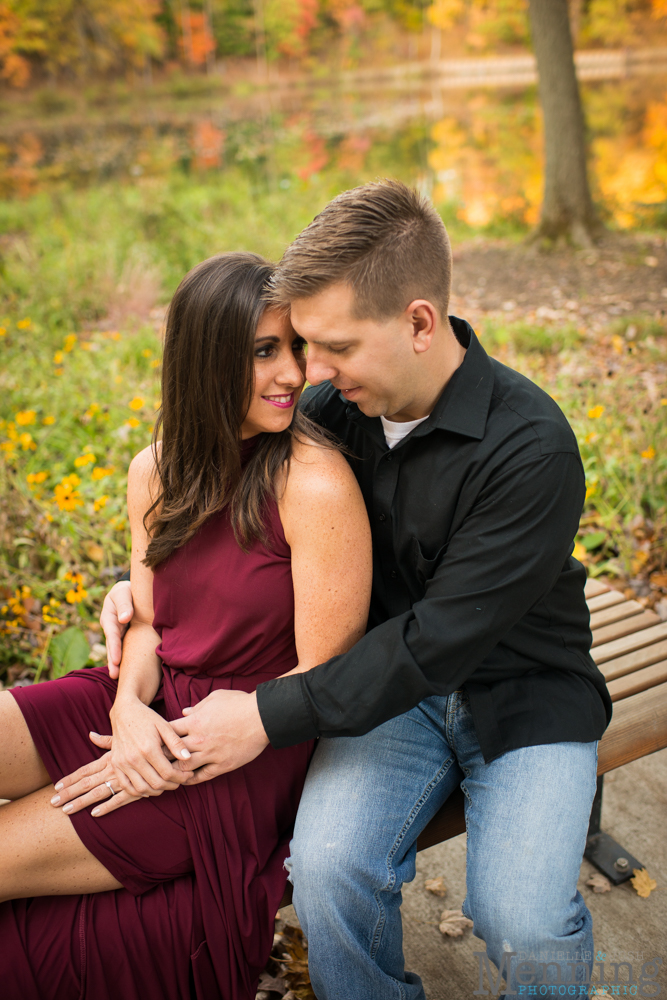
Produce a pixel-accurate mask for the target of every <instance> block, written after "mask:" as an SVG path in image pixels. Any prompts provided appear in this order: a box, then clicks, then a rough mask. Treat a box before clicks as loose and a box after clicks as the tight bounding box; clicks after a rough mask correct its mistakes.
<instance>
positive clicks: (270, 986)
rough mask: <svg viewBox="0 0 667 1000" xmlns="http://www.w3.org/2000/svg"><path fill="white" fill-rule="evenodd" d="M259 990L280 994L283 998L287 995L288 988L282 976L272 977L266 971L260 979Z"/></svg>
mask: <svg viewBox="0 0 667 1000" xmlns="http://www.w3.org/2000/svg"><path fill="white" fill-rule="evenodd" d="M257 989H258V990H259V991H260V992H261V991H264V992H266V993H278V994H280V996H281V997H282V996H284V995H285V994H286V993H287V990H288V986H287V983H286V982H285V980H284V979H283V977H282V976H272V975H270V974H269V973H268V972H266V971H265V972H263V973H262V974H261V976H260V977H259V983H258V984H257Z"/></svg>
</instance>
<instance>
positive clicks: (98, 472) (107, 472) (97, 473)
mask: <svg viewBox="0 0 667 1000" xmlns="http://www.w3.org/2000/svg"><path fill="white" fill-rule="evenodd" d="M114 472H115V466H113V465H110V466H108V468H106V469H105V468H104V467H103V466H101V465H96V466H95V468H94V469H93V471H92V473H91V476H92V478H93V479H94V480H98V479H104V477H105V476H111V475H113V473H114Z"/></svg>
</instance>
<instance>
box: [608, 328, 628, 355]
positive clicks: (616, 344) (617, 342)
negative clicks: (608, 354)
mask: <svg viewBox="0 0 667 1000" xmlns="http://www.w3.org/2000/svg"><path fill="white" fill-rule="evenodd" d="M611 344H612V347H613V348H614V350H615V351H616V353H617V354H623V352H624V351H625V341H624V340H623V337H619V335H618V334H617V333H615V334H614V336H613V337H612V338H611Z"/></svg>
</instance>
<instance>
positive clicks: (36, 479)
mask: <svg viewBox="0 0 667 1000" xmlns="http://www.w3.org/2000/svg"><path fill="white" fill-rule="evenodd" d="M48 475H49V474H48V472H29V473H28V475H27V476H26V477H25V478H26V481H27V482H28V483H29V484H30V487H31V488H32V486H33V485H36V484H37V483H43V482H44V480H45V479H47V478H48Z"/></svg>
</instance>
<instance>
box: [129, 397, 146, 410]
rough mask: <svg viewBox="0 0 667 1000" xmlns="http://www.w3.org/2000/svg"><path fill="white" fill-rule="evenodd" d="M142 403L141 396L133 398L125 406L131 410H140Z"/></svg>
mask: <svg viewBox="0 0 667 1000" xmlns="http://www.w3.org/2000/svg"><path fill="white" fill-rule="evenodd" d="M144 402H145V400H143V399H142V398H141V396H135V397H134V399H131V400H130V402H129V403H128V404H127V405H128V406H129V407H130V409H131V410H140V409H141V407H142V406H143V405H144Z"/></svg>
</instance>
